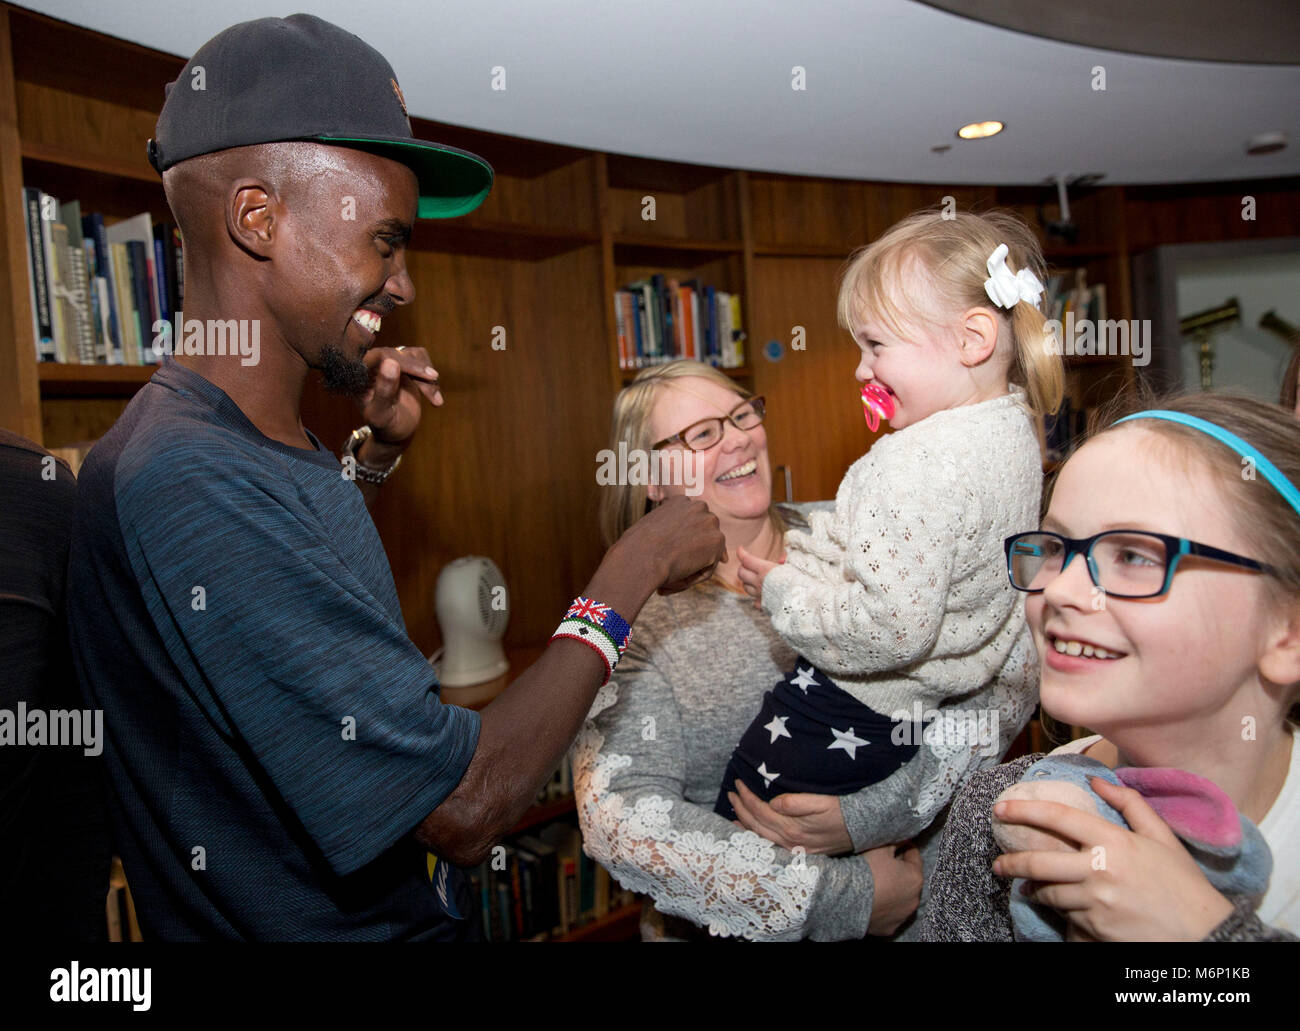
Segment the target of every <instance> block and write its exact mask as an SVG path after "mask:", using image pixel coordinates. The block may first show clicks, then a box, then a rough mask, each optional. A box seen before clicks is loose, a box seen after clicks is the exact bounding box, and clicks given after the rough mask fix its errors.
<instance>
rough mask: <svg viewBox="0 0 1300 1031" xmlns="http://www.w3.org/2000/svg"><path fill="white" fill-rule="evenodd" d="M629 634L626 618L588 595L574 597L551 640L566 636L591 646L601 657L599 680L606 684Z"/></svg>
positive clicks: (624, 647)
mask: <svg viewBox="0 0 1300 1031" xmlns="http://www.w3.org/2000/svg"><path fill="white" fill-rule="evenodd" d="M631 636H632V628H631V627H630V626H628V625H627V620H625V619H624V618H623V617H622V616H620V615H619V614H618V613H617V612H615V611H614V610H613V609H612V608H610V607H609V606H608V605H599V604H597V603H596V602H594V601H592V600H591V599H590V598H575V599H574V601H573V604H572V605H570V606H569V611H568V612H566V613H565V614H564V621H563V622H562V623H560V625H559V628H558V629H557V630H556V631H555V633H554V634H552V635H551V639H552V640H554V639H555V638H557V637H568V638H571V639H572V640H574V641H582V642H583V643H584V644H587V645H590V646H591V647H592V648H594V649H595V650H596V652H597V653H598V654H599V655H600V657H601V659H602V660H604V663H605V680H604V681H603V682H602V683H607V682H608V681H609V678H610V676H611V675H612V674H613V672H614V667H615V666H617V665H618V660H619V659H620V658H622V656H623V651H624V650H625V649H626V648H627V642H628V638H630V637H631Z"/></svg>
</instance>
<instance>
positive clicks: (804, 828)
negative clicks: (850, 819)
mask: <svg viewBox="0 0 1300 1031" xmlns="http://www.w3.org/2000/svg"><path fill="white" fill-rule="evenodd" d="M727 798H729V799H730V800H731V805H732V808H734V809H735V810H736V816H737V817H738V818H739V823H740V825H741V826H742V827H744V828H745V829H746V830H751V831H753V832H754V833H755V834H758V835H760V836H761V837H764V838H767V840H768V841H770V842H772V843H773V844H776V845H780V846H781V847H782V848H784V849H795V848H802V849H803V850H804V851H805V852H807V853H809V854H810V855H828V856H833V855H843V854H844V853H846V852H852V851H853V839H851V838H850V837H849V829H848V828H847V827H846V826H845V825H844V814H843V813H841V812H840V800H839V796H837V795H811V794H790V795H777V796H776V798H774V799H772V801H771V803H768V802H764V801H763V800H762V799H761V798H759V797H758V796H757V795H756V794H754V792H752V791H750V790H749V788H747V787H745V785H744V784H743V783H741V782H740V781H736V790H735V791H730V792H728V793H727Z"/></svg>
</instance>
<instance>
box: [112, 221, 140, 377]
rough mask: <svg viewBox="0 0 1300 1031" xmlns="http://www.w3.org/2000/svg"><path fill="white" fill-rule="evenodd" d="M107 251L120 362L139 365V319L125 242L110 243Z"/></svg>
mask: <svg viewBox="0 0 1300 1031" xmlns="http://www.w3.org/2000/svg"><path fill="white" fill-rule="evenodd" d="M108 253H109V261H110V262H112V267H113V289H114V292H115V294H116V299H117V313H118V318H119V333H120V335H121V338H122V363H123V364H124V365H139V364H140V321H139V315H138V313H137V312H136V307H135V294H134V291H133V290H132V289H131V263H130V261H128V260H127V254H126V244H124V243H110V244H109V245H108Z"/></svg>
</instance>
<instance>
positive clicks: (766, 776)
mask: <svg viewBox="0 0 1300 1031" xmlns="http://www.w3.org/2000/svg"><path fill="white" fill-rule="evenodd" d="M758 775H759V776H760V777H762V778H763V786H764V787H768V788H770V787H771V786H772V781H774V780H776V778H777V777H779V776H781V774H779V773H769V772H768V770H767V763H759V764H758Z"/></svg>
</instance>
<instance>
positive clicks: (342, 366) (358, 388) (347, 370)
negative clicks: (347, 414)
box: [320, 344, 370, 397]
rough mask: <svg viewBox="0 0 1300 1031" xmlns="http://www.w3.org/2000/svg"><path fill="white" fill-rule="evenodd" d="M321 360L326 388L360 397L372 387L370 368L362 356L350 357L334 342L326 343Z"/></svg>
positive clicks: (349, 395) (321, 353)
mask: <svg viewBox="0 0 1300 1031" xmlns="http://www.w3.org/2000/svg"><path fill="white" fill-rule="evenodd" d="M320 360H321V373H322V375H323V377H324V383H325V389H326V390H329V391H331V392H333V393H335V394H343V395H345V396H347V397H360V396H361V395H362V394H364V393H365V392H366V391H367V390H369V389H370V370H369V369H367V368H366V363H365V362H363V361H362V360H361V358H360V357H357V358H349V357H348V356H347V355H346V354H344V353H343V351H342V350H341V349H340V348H338V347H336V346H335V345H334V344H326V345H325V346H324V347H323V348H321V352H320Z"/></svg>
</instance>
